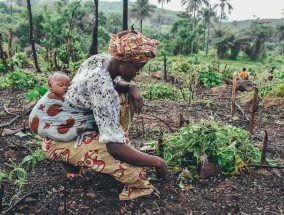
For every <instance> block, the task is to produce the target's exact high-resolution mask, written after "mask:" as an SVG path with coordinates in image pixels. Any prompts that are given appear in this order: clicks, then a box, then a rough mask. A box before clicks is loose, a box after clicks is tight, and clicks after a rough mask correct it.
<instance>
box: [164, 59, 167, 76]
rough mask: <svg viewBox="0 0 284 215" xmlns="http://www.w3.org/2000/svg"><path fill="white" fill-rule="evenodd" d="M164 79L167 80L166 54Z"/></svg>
mask: <svg viewBox="0 0 284 215" xmlns="http://www.w3.org/2000/svg"><path fill="white" fill-rule="evenodd" d="M164 79H165V80H167V58H166V57H165V56H164Z"/></svg>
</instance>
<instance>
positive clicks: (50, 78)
mask: <svg viewBox="0 0 284 215" xmlns="http://www.w3.org/2000/svg"><path fill="white" fill-rule="evenodd" d="M56 74H61V75H66V73H65V72H62V71H55V72H54V73H53V74H51V75H50V76H48V79H47V83H48V84H50V82H51V80H52V79H53V77H54V75H56ZM66 76H67V77H68V75H66Z"/></svg>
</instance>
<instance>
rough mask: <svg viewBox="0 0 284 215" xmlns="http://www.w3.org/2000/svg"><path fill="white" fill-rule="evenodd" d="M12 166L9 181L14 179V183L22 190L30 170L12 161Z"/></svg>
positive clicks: (8, 176)
mask: <svg viewBox="0 0 284 215" xmlns="http://www.w3.org/2000/svg"><path fill="white" fill-rule="evenodd" d="M8 166H10V167H11V168H12V170H11V171H10V172H9V174H8V175H7V178H8V179H9V181H13V182H14V185H16V187H17V188H18V189H19V190H21V189H22V188H23V187H24V185H25V183H26V179H27V175H28V172H27V171H26V170H25V169H24V168H23V167H22V166H21V165H18V164H16V163H15V162H13V161H11V164H8Z"/></svg>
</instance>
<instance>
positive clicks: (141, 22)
mask: <svg viewBox="0 0 284 215" xmlns="http://www.w3.org/2000/svg"><path fill="white" fill-rule="evenodd" d="M142 25H143V19H142V18H140V32H141V33H142Z"/></svg>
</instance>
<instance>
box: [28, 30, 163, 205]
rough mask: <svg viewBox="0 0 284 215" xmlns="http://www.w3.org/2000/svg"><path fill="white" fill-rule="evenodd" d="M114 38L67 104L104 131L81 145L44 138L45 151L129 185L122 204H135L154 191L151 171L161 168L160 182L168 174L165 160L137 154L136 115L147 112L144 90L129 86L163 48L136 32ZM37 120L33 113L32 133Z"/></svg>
mask: <svg viewBox="0 0 284 215" xmlns="http://www.w3.org/2000/svg"><path fill="white" fill-rule="evenodd" d="M110 36H111V40H110V43H109V53H110V54H99V55H95V56H92V57H90V58H89V59H87V60H86V61H85V62H84V63H83V64H82V65H81V67H80V69H79V70H78V72H77V74H76V75H75V77H74V78H73V80H72V82H71V85H70V87H69V89H68V91H67V93H66V95H65V101H64V105H68V107H69V108H70V107H72V108H74V112H75V113H76V111H75V110H77V111H84V112H85V113H86V115H87V113H89V112H90V111H91V112H92V114H93V116H94V119H95V122H96V126H97V127H98V130H97V131H95V132H92V133H88V132H85V133H82V134H81V135H80V136H79V138H77V140H72V141H68V142H59V141H56V140H54V139H50V138H44V139H43V145H42V147H43V149H44V151H45V153H46V155H47V157H48V158H49V159H51V160H59V161H62V162H66V163H68V164H72V165H74V166H77V167H83V168H89V169H92V170H95V171H97V172H101V173H106V174H109V175H111V176H113V177H115V178H116V179H117V180H118V181H120V182H122V183H123V184H125V187H124V190H123V191H122V193H121V194H120V195H119V199H120V200H130V199H134V198H137V197H139V196H143V195H149V194H150V193H152V192H153V191H154V187H153V186H152V185H151V184H150V183H149V182H148V181H146V180H145V179H144V176H143V172H144V168H145V167H155V168H156V174H157V176H161V177H163V176H165V175H166V173H167V166H166V163H165V161H164V160H163V159H161V158H159V157H157V156H153V155H148V154H146V153H143V152H140V151H138V150H136V149H134V148H133V147H131V146H130V145H129V144H130V142H129V139H128V128H129V122H130V113H131V114H133V113H134V112H136V113H140V111H141V108H142V106H143V99H142V97H141V94H140V90H139V88H137V87H136V86H132V85H131V84H130V83H129V82H130V81H131V80H132V79H133V78H134V77H135V76H136V75H137V74H139V70H140V69H141V68H142V67H143V66H144V65H145V64H146V63H147V62H148V60H149V59H151V58H153V57H155V55H156V49H157V45H158V43H159V42H158V41H157V40H152V39H149V38H146V37H145V36H143V35H142V34H141V33H139V32H137V31H134V30H133V29H132V30H131V31H123V32H120V33H118V34H117V35H110ZM122 79H124V80H125V81H126V82H124V81H122ZM119 93H120V94H119ZM124 93H128V96H127V94H124ZM40 105H42V104H37V106H38V107H39V106H40ZM37 106H36V107H35V108H34V109H36V108H37ZM58 109H60V111H58ZM49 110H50V108H49ZM56 111H57V112H60V114H62V113H63V114H64V107H60V108H58V107H57V110H56ZM51 115H54V114H51ZM34 117H35V115H34V114H33V112H32V113H31V116H30V124H31V125H30V126H31V127H32V126H33V124H34V123H33V119H34ZM39 124H40V123H39ZM72 126H74V123H73V125H72ZM69 127H70V126H69ZM66 128H68V123H67V122H66ZM66 168H67V166H66Z"/></svg>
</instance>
